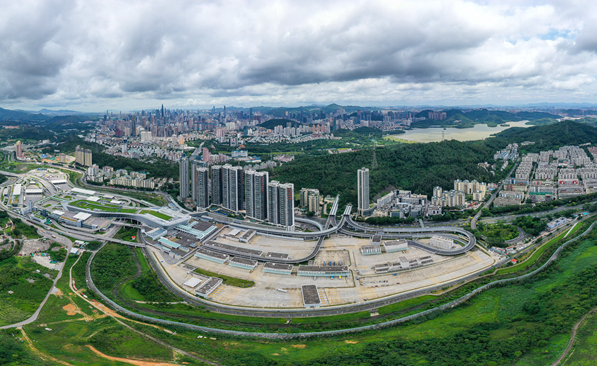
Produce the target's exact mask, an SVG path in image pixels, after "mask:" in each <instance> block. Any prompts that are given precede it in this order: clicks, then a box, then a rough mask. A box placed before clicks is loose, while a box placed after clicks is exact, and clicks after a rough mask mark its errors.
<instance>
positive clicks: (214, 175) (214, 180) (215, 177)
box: [211, 165, 223, 205]
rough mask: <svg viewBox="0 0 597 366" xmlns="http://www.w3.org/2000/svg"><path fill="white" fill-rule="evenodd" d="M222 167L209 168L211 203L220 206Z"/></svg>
mask: <svg viewBox="0 0 597 366" xmlns="http://www.w3.org/2000/svg"><path fill="white" fill-rule="evenodd" d="M222 188H223V186H222V166H221V165H213V166H212V167H211V203H212V204H214V205H221V204H222V202H223V201H222V195H223V194H222Z"/></svg>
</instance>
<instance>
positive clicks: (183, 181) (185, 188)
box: [178, 155, 189, 200]
mask: <svg viewBox="0 0 597 366" xmlns="http://www.w3.org/2000/svg"><path fill="white" fill-rule="evenodd" d="M179 164H180V173H179V175H178V176H179V181H180V198H181V199H183V200H184V199H185V198H187V197H188V196H189V158H187V157H186V156H184V155H183V156H182V158H180V163H179Z"/></svg>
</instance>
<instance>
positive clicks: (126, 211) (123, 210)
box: [118, 208, 139, 214]
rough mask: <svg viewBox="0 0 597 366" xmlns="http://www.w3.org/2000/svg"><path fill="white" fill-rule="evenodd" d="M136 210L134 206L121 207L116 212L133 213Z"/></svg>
mask: <svg viewBox="0 0 597 366" xmlns="http://www.w3.org/2000/svg"><path fill="white" fill-rule="evenodd" d="M137 211H139V210H138V209H136V208H121V209H120V211H118V212H122V213H131V214H135V213H137Z"/></svg>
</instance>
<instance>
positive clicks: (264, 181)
mask: <svg viewBox="0 0 597 366" xmlns="http://www.w3.org/2000/svg"><path fill="white" fill-rule="evenodd" d="M268 183H269V174H268V173H267V172H257V171H255V170H247V171H246V172H245V208H246V210H247V216H248V217H252V218H254V219H258V220H266V219H267V211H268V210H267V186H268Z"/></svg>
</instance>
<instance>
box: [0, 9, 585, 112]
mask: <svg viewBox="0 0 597 366" xmlns="http://www.w3.org/2000/svg"><path fill="white" fill-rule="evenodd" d="M596 7H597V5H596V4H594V3H592V2H589V1H585V2H582V1H581V2H577V3H574V4H570V3H568V2H561V1H541V2H537V1H523V2H504V1H477V2H472V1H451V2H425V3H420V2H414V1H399V2H376V3H369V2H360V1H357V2H350V3H347V2H340V1H332V2H326V3H325V4H323V5H322V4H320V3H316V2H307V3H305V2H300V3H299V2H281V3H278V4H275V5H272V4H271V3H269V2H250V3H249V2H235V3H227V2H221V3H204V2H185V1H175V2H159V1H154V2H151V3H146V2H141V1H139V2H129V3H126V4H124V3H119V2H115V3H112V4H106V3H105V2H97V1H86V2H80V3H77V2H72V3H64V4H62V5H61V6H55V5H54V4H49V3H44V2H35V1H34V2H31V3H27V4H22V3H10V4H6V6H5V7H4V9H3V14H2V17H3V18H2V20H3V23H4V24H6V25H7V26H6V27H5V28H3V29H1V30H0V35H1V37H0V39H1V40H2V41H0V42H1V43H0V44H2V46H3V49H4V50H5V52H4V54H3V56H2V57H1V58H0V75H2V76H0V106H1V107H2V108H8V109H25V110H39V109H42V108H52V109H74V110H78V111H82V112H99V111H102V110H106V109H110V110H141V109H149V108H150V107H152V106H155V105H161V104H162V103H165V104H167V105H169V106H170V107H171V108H210V107H211V106H213V105H216V106H222V105H235V106H241V107H249V106H259V105H269V106H298V105H310V104H313V103H317V104H327V103H338V104H343V105H351V104H359V105H363V106H372V105H375V106H401V105H408V106H411V105H445V106H452V105H486V104H495V105H519V104H525V103H541V102H566V103H572V102H580V103H584V102H593V100H594V98H595V96H597V81H596V80H595V77H594V73H593V71H592V70H593V69H594V65H595V63H596V62H597V54H596V47H595V44H597V40H596V37H595V36H594V34H595V32H593V29H594V26H593V25H592V24H593V23H594V19H593V18H594V16H593V15H592V14H595V13H596V12H595V11H594V10H596ZM81 19H84V20H86V21H81Z"/></svg>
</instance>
